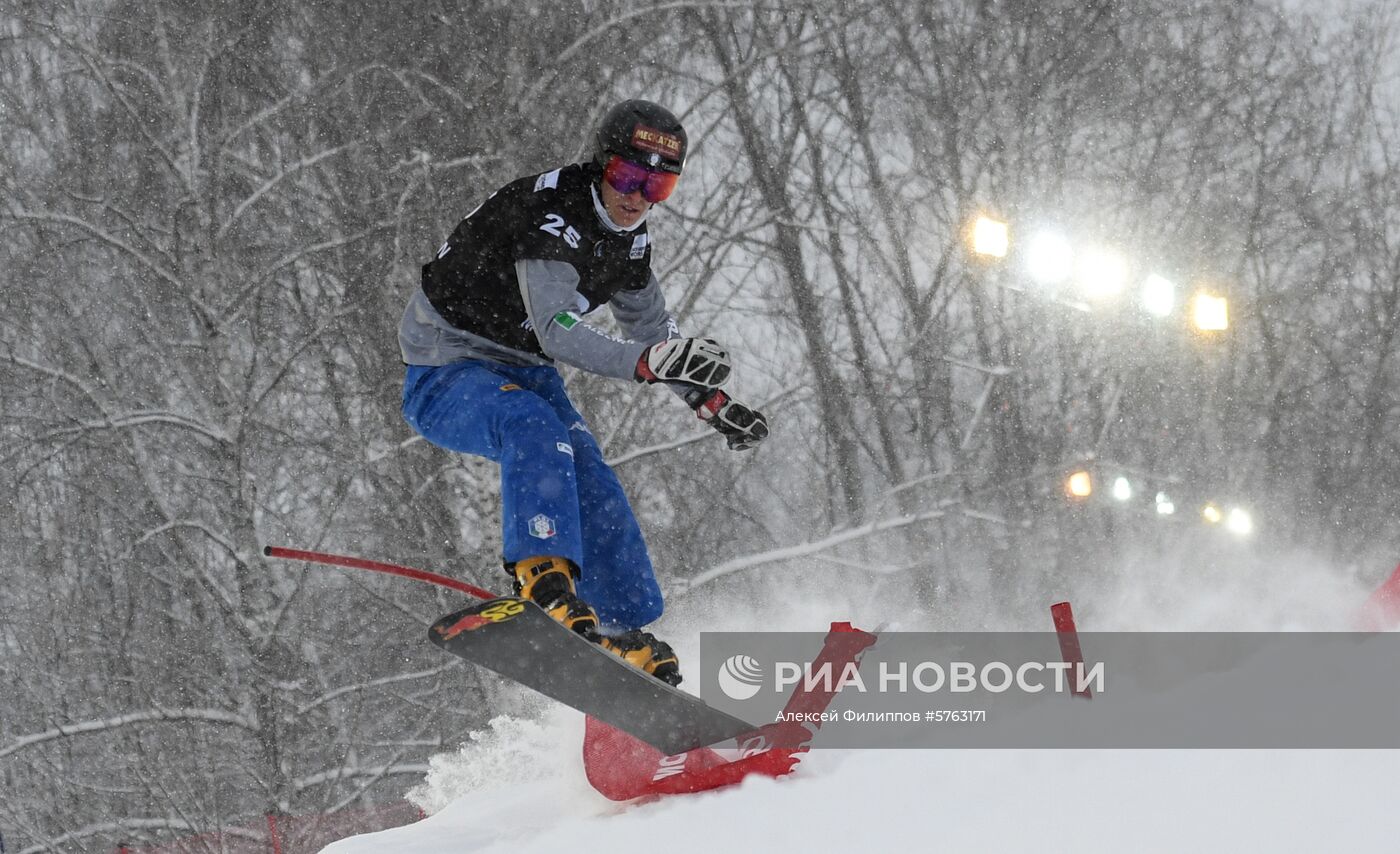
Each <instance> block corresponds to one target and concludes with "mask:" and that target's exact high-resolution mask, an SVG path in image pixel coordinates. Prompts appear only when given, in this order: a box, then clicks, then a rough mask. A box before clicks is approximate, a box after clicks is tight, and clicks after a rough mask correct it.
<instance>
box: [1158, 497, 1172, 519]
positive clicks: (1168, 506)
mask: <svg viewBox="0 0 1400 854" xmlns="http://www.w3.org/2000/svg"><path fill="white" fill-rule="evenodd" d="M1175 512H1176V504H1175V503H1174V502H1173V501H1172V499H1171V496H1169V495H1167V494H1166V493H1165V492H1159V493H1157V515H1158V516H1170V515H1172V514H1173V513H1175Z"/></svg>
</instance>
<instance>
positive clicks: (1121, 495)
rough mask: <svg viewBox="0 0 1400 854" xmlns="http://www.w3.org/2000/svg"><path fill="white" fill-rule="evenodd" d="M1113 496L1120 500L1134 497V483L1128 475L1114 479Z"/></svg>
mask: <svg viewBox="0 0 1400 854" xmlns="http://www.w3.org/2000/svg"><path fill="white" fill-rule="evenodd" d="M1113 497H1114V498H1116V499H1118V500H1119V501H1129V500H1131V499H1132V497H1133V485H1132V484H1131V483H1129V482H1128V479H1127V478H1126V477H1118V478H1115V479H1114V481H1113Z"/></svg>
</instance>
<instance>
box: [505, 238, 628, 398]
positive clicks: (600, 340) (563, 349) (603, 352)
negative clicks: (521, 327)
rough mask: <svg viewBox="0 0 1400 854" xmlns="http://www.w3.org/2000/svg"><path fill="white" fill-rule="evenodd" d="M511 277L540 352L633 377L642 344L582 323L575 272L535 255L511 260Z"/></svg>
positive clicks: (613, 374) (593, 369) (569, 266)
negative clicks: (516, 286)
mask: <svg viewBox="0 0 1400 854" xmlns="http://www.w3.org/2000/svg"><path fill="white" fill-rule="evenodd" d="M515 277H516V279H517V280H518V281H519V283H520V296H521V298H522V299H523V300H524V301H525V312H526V314H528V315H529V317H530V323H531V324H532V325H533V327H534V330H535V337H536V338H537V339H539V342H540V348H541V349H542V350H544V352H545V354H546V355H548V356H549V357H550V358H552V359H557V360H559V361H560V362H563V363H565V364H567V365H573V366H574V367H576V368H583V369H584V370H585V371H591V372H592V373H595V374H601V375H602V376H605V377H617V378H618V379H624V380H630V379H635V376H636V372H637V360H638V359H640V358H641V357H642V351H643V350H645V349H646V345H645V344H643V343H641V342H639V341H626V340H623V339H621V338H614V337H613V336H611V335H609V334H607V333H606V332H603V331H602V330H600V329H597V328H595V327H592V326H589V325H588V324H587V323H584V322H583V318H582V317H581V316H580V314H579V313H580V312H581V311H583V310H584V309H585V308H587V303H586V301H585V300H584V298H583V296H582V295H581V294H579V292H578V271H577V270H575V269H574V267H573V265H572V264H569V263H567V262H564V261H543V260H540V259H535V258H531V259H526V260H522V261H517V262H515Z"/></svg>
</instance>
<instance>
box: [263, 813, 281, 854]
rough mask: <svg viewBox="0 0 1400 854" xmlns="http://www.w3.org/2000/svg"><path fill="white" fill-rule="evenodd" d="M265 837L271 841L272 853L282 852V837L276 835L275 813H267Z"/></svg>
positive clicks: (279, 853)
mask: <svg viewBox="0 0 1400 854" xmlns="http://www.w3.org/2000/svg"><path fill="white" fill-rule="evenodd" d="M267 838H268V839H269V840H271V842H272V854H282V839H281V838H280V837H279V836H278V835H277V814H276V813H268V814H267Z"/></svg>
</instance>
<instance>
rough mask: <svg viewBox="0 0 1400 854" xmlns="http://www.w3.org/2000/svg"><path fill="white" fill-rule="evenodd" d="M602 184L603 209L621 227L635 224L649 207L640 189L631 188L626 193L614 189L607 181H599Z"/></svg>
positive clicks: (629, 226) (649, 203)
mask: <svg viewBox="0 0 1400 854" xmlns="http://www.w3.org/2000/svg"><path fill="white" fill-rule="evenodd" d="M599 183H600V184H601V185H602V196H603V209H604V210H606V211H607V212H608V216H609V217H611V218H612V221H613V222H615V223H617V224H618V225H620V226H622V227H623V228H631V227H632V226H634V225H636V224H637V221H638V220H640V219H641V218H642V215H643V214H645V213H646V212H647V211H648V210H650V209H651V202H649V201H647V200H646V199H644V198H642V191H641V190H640V189H638V190H633V191H632V192H630V193H628V194H627V195H625V196H624V195H623V194H621V193H619V192H618V191H617V190H614V189H613V187H612V184H609V183H608V182H607V181H600V182H599Z"/></svg>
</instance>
